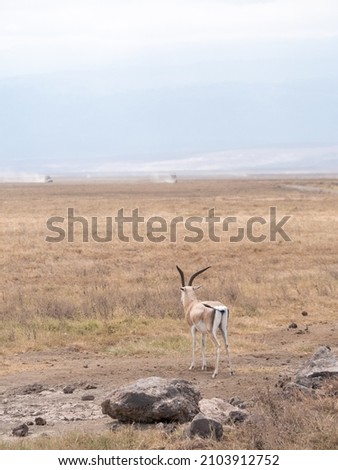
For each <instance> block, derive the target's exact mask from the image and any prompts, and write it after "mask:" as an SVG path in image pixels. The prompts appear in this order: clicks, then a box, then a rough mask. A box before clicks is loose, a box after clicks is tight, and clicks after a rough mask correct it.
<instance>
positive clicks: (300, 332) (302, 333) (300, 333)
mask: <svg viewBox="0 0 338 470" xmlns="http://www.w3.org/2000/svg"><path fill="white" fill-rule="evenodd" d="M295 334H296V335H305V331H304V330H298V331H296V333H295Z"/></svg>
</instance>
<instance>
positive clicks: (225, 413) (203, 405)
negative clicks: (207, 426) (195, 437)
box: [199, 398, 249, 424]
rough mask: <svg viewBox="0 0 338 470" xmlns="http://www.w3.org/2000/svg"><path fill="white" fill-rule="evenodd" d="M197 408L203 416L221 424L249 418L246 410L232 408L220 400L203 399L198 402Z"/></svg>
mask: <svg viewBox="0 0 338 470" xmlns="http://www.w3.org/2000/svg"><path fill="white" fill-rule="evenodd" d="M199 407H200V410H201V413H203V415H204V416H207V417H209V418H212V419H214V420H216V421H219V422H220V423H222V424H232V423H238V422H242V421H244V420H245V419H246V418H247V417H248V416H249V413H248V412H247V411H246V410H243V409H241V408H238V407H237V406H233V405H231V404H230V403H228V402H227V401H225V400H222V399H221V398H210V399H206V398H204V399H203V400H201V401H200V402H199Z"/></svg>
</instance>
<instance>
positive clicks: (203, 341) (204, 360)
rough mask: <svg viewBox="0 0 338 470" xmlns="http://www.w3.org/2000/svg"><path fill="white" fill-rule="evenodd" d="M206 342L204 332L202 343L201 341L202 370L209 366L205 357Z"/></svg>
mask: <svg viewBox="0 0 338 470" xmlns="http://www.w3.org/2000/svg"><path fill="white" fill-rule="evenodd" d="M205 343H206V335H205V334H202V343H201V346H202V347H201V349H202V370H206V368H207V361H206V358H205Z"/></svg>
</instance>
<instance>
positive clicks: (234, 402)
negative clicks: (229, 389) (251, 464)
mask: <svg viewBox="0 0 338 470" xmlns="http://www.w3.org/2000/svg"><path fill="white" fill-rule="evenodd" d="M229 403H230V405H232V406H238V408H241V409H244V408H246V407H247V403H246V402H245V401H243V400H242V399H241V398H239V397H232V398H230V400H229Z"/></svg>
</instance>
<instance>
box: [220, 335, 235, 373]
mask: <svg viewBox="0 0 338 470" xmlns="http://www.w3.org/2000/svg"><path fill="white" fill-rule="evenodd" d="M222 336H223V339H224V345H225V350H226V353H227V356H228V367H229V371H230V374H231V375H233V373H234V371H233V370H232V365H231V359H230V351H229V344H228V335H227V334H226V333H225V331H223V330H222Z"/></svg>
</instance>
